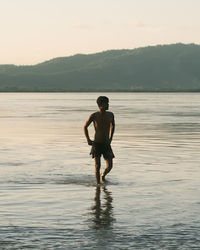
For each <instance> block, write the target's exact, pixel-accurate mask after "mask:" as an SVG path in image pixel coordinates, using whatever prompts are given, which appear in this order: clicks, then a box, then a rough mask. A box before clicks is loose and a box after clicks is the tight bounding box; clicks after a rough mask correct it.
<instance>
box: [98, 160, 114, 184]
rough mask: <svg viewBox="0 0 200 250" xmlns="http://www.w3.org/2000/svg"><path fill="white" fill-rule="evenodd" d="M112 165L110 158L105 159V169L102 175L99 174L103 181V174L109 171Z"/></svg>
mask: <svg viewBox="0 0 200 250" xmlns="http://www.w3.org/2000/svg"><path fill="white" fill-rule="evenodd" d="M112 167H113V159H112V158H111V159H108V160H106V169H105V171H104V173H103V175H102V176H101V178H102V181H105V176H106V175H107V174H108V173H109V172H110V170H111V169H112Z"/></svg>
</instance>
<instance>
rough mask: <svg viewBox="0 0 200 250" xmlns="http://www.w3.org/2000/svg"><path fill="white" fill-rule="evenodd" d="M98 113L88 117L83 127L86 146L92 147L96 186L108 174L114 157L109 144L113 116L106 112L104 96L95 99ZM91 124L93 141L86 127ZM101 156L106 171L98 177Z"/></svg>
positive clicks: (112, 127)
mask: <svg viewBox="0 0 200 250" xmlns="http://www.w3.org/2000/svg"><path fill="white" fill-rule="evenodd" d="M97 104H98V107H99V111H98V112H95V113H93V114H91V115H90V117H89V119H88V120H87V121H86V123H85V126H84V132H85V136H86V138H87V142H88V145H91V146H92V149H91V153H90V154H91V155H92V158H94V159H95V176H96V180H97V184H99V183H100V179H101V181H105V176H106V175H107V174H108V173H109V172H110V170H111V169H112V167H113V158H114V157H115V156H114V154H113V151H112V148H111V145H110V144H111V142H112V138H113V135H114V131H115V120H114V114H113V113H112V112H109V111H107V110H108V108H109V99H108V98H107V97H106V96H99V97H98V98H97ZM92 122H93V125H94V129H95V135H94V141H92V140H90V137H89V133H88V126H89V125H90V124H91V123H92ZM101 155H103V157H104V159H105V161H106V169H105V171H104V173H103V174H102V175H100V168H101Z"/></svg>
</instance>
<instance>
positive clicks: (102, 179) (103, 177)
mask: <svg viewBox="0 0 200 250" xmlns="http://www.w3.org/2000/svg"><path fill="white" fill-rule="evenodd" d="M101 181H102V182H104V181H105V176H104V175H103V174H101Z"/></svg>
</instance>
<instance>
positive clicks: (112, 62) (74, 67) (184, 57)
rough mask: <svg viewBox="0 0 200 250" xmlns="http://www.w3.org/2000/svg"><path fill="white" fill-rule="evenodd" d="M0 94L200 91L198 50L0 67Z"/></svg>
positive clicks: (163, 48)
mask: <svg viewBox="0 0 200 250" xmlns="http://www.w3.org/2000/svg"><path fill="white" fill-rule="evenodd" d="M0 91H1V92H9V91H12V92H15V91H16V92H17V91H22V92H25V91H27V92H31V91H33V92H37V91H38V92H40V91H44V92H45V91H50V92H54V91H55V92H60V91H61V92H62V91H66V92H68V91H200V45H196V44H171V45H157V46H149V47H143V48H137V49H133V50H109V51H104V52H101V53H96V54H89V55H84V54H77V55H74V56H70V57H60V58H55V59H52V60H49V61H46V62H43V63H39V64H36V65H31V66H16V65H0Z"/></svg>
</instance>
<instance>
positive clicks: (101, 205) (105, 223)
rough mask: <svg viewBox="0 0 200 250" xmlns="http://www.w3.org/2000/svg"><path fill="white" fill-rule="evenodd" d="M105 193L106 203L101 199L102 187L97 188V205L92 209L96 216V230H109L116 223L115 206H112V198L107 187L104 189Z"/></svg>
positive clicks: (94, 220) (94, 219)
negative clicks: (114, 216)
mask: <svg viewBox="0 0 200 250" xmlns="http://www.w3.org/2000/svg"><path fill="white" fill-rule="evenodd" d="M103 191H104V201H105V202H103V200H102V199H101V197H100V196H101V187H100V186H97V187H96V193H95V198H94V200H95V205H94V206H93V207H92V213H93V215H94V218H93V222H94V226H95V228H107V227H110V226H112V223H113V222H114V218H113V212H112V210H113V206H112V196H111V192H109V191H108V190H107V189H106V187H103Z"/></svg>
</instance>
